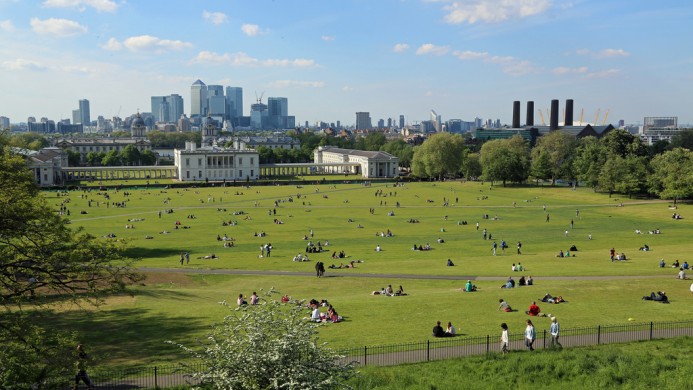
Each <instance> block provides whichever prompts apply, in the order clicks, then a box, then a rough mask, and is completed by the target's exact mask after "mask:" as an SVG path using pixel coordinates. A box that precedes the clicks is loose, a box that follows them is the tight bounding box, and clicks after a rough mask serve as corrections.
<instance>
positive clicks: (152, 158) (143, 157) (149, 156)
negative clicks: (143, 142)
mask: <svg viewBox="0 0 693 390" xmlns="http://www.w3.org/2000/svg"><path fill="white" fill-rule="evenodd" d="M140 162H142V165H154V164H156V154H154V152H152V151H151V150H149V149H147V150H145V151H143V152H142V153H140Z"/></svg>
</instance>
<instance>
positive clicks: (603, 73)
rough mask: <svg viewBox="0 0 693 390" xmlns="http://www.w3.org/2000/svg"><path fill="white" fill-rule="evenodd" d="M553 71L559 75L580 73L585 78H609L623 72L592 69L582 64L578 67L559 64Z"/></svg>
mask: <svg viewBox="0 0 693 390" xmlns="http://www.w3.org/2000/svg"><path fill="white" fill-rule="evenodd" d="M552 72H553V74H555V75H559V76H564V75H580V76H584V77H585V78H589V79H595V78H600V79H601V78H608V77H614V76H618V75H619V74H621V71H620V70H619V69H606V70H600V71H591V70H590V69H589V68H588V67H586V66H580V67H577V68H570V67H566V66H559V67H556V68H553V69H552Z"/></svg>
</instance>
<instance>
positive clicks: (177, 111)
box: [151, 94, 184, 123]
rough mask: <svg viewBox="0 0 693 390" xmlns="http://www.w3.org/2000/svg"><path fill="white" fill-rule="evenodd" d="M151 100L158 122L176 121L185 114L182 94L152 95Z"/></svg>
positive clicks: (155, 118)
mask: <svg viewBox="0 0 693 390" xmlns="http://www.w3.org/2000/svg"><path fill="white" fill-rule="evenodd" d="M151 102H152V115H154V120H155V121H156V122H164V123H171V122H175V121H177V120H178V118H180V116H181V115H183V112H184V111H183V98H182V97H181V96H180V95H177V94H172V95H169V96H152V98H151Z"/></svg>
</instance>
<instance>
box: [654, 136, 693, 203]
mask: <svg viewBox="0 0 693 390" xmlns="http://www.w3.org/2000/svg"><path fill="white" fill-rule="evenodd" d="M651 166H652V170H653V173H652V175H650V180H649V186H650V190H651V191H652V192H654V193H655V194H657V195H659V197H660V198H664V199H673V200H674V204H676V202H677V200H678V199H687V198H691V197H693V151H691V150H689V149H684V148H675V149H673V150H670V151H668V152H664V153H663V154H660V155H658V156H655V158H653V159H652V162H651Z"/></svg>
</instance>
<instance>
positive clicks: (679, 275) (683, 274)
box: [676, 267, 688, 280]
mask: <svg viewBox="0 0 693 390" xmlns="http://www.w3.org/2000/svg"><path fill="white" fill-rule="evenodd" d="M676 279H681V280H686V279H688V276H686V272H685V271H684V270H683V267H681V268H679V274H678V275H676Z"/></svg>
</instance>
